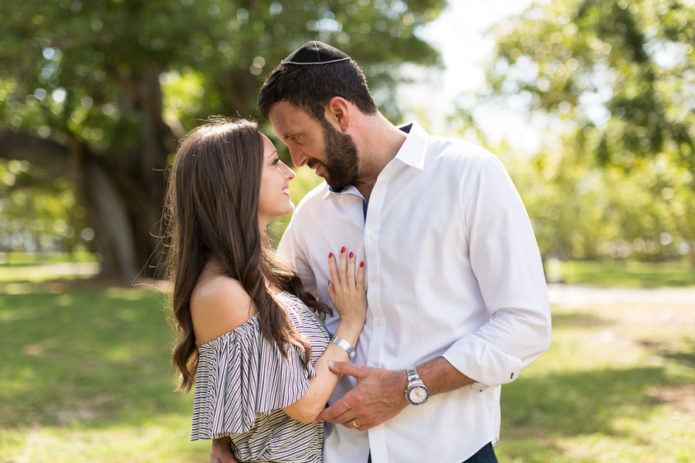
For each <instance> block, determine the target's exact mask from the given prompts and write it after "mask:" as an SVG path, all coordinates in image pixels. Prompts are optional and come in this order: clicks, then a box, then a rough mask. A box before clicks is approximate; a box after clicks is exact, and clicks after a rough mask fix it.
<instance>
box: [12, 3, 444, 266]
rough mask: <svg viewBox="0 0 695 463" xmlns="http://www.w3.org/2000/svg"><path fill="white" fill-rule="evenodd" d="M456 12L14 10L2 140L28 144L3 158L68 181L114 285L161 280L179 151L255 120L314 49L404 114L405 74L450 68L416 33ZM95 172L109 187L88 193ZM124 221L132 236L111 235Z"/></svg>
mask: <svg viewBox="0 0 695 463" xmlns="http://www.w3.org/2000/svg"><path fill="white" fill-rule="evenodd" d="M445 3H446V1H445V0H427V1H420V0H418V1H414V0H405V1H404V0H381V1H378V2H369V1H365V0H360V1H355V2H344V1H337V0H333V1H328V2H320V3H316V2H313V1H298V2H296V1H281V0H263V1H255V2H248V1H243V0H224V1H222V0H195V1H194V0H154V1H149V2H138V1H131V0H96V1H84V0H57V1H52V2H41V1H37V0H23V1H19V0H8V1H3V2H1V3H0V30H2V31H3V43H2V46H0V63H2V66H0V138H2V137H8V134H12V136H13V137H14V138H13V139H14V140H15V141H16V140H17V138H16V136H15V135H14V134H16V133H19V134H20V136H21V137H23V138H24V142H18V143H15V144H14V145H13V146H12V148H7V147H6V146H3V145H7V143H0V157H3V158H9V159H27V160H29V161H30V162H31V164H30V165H29V167H28V170H27V172H32V173H33V172H34V170H35V169H36V166H37V165H40V164H41V165H44V166H45V167H46V171H48V172H49V173H50V176H52V178H58V177H60V178H63V177H66V176H67V177H68V178H69V180H70V181H71V182H72V183H70V186H71V187H72V189H73V191H75V192H77V194H76V195H75V196H74V198H73V201H75V204H81V205H82V206H83V210H84V211H85V212H84V214H86V221H87V222H88V223H89V225H90V226H91V227H92V229H93V230H94V232H95V234H96V239H95V240H94V243H95V245H96V246H97V249H96V251H98V252H100V253H101V254H102V256H103V257H104V260H103V263H104V267H113V268H107V269H106V270H109V271H108V272H105V273H110V274H112V275H120V277H121V278H126V279H127V278H130V277H132V273H133V268H135V267H138V268H149V267H147V266H146V265H145V262H146V260H147V259H148V257H149V256H150V255H151V254H152V252H153V250H154V246H155V244H156V240H155V239H154V238H153V237H152V235H153V234H156V228H157V226H156V224H157V219H158V216H159V215H160V214H159V213H160V206H161V203H162V196H163V194H164V183H165V178H164V175H162V172H163V171H165V169H166V167H167V161H168V159H169V157H170V156H171V154H172V152H174V151H175V149H176V139H177V138H179V137H181V136H182V135H183V134H184V133H185V132H186V131H187V130H189V129H191V128H192V127H194V126H196V125H198V124H199V123H200V120H201V119H205V118H206V117H207V116H208V115H211V114H223V115H227V116H237V115H239V116H244V117H249V116H250V117H257V116H258V111H257V109H256V95H257V91H258V88H259V87H260V85H261V83H262V81H263V78H264V76H265V75H266V74H267V73H268V72H269V71H270V70H271V69H272V68H273V67H274V66H275V65H276V64H277V63H279V62H280V60H281V59H282V58H284V57H285V56H287V55H288V54H289V53H290V52H291V51H292V50H293V49H294V48H296V47H297V46H299V45H300V44H302V43H303V42H305V41H307V40H312V39H319V40H324V41H327V42H330V43H332V44H335V45H337V46H339V47H341V48H342V49H344V50H345V51H346V52H348V53H350V54H351V56H353V57H354V58H355V59H356V60H357V61H358V62H359V63H360V64H361V65H362V66H363V67H364V70H365V72H366V74H367V76H368V79H369V82H370V85H371V87H372V89H373V91H374V93H375V94H376V97H377V100H378V103H379V104H380V106H381V107H382V109H384V111H385V112H386V113H387V114H389V115H394V114H397V112H398V108H397V105H396V102H395V99H396V93H395V89H396V85H395V84H396V83H397V82H399V81H400V80H402V76H401V75H400V74H399V71H398V66H399V65H400V64H403V63H405V62H412V63H418V64H425V65H440V58H439V56H438V54H437V52H436V51H435V50H434V49H433V48H432V47H430V46H429V45H428V44H427V43H425V42H424V41H423V40H421V39H420V38H418V37H417V36H416V35H415V33H414V32H415V30H416V29H417V28H418V27H420V26H422V25H424V24H426V23H427V22H429V21H432V20H433V19H434V18H436V17H437V15H438V14H439V12H440V11H441V10H442V8H443V7H444V5H445ZM6 129H10V130H6ZM47 140H50V141H53V142H55V144H52V143H41V141H47ZM37 146H38V147H40V148H41V149H38V148H37V149H33V150H32V149H27V148H26V147H37ZM67 167H69V168H67ZM95 171H99V172H101V173H103V174H104V175H105V176H107V177H108V178H105V179H103V182H102V183H103V185H102V188H100V189H97V191H88V190H89V188H92V189H94V186H93V184H92V183H90V181H89V180H90V179H93V178H94V175H95V174H94V172H95ZM86 172H89V173H86ZM36 188H41V187H39V186H37V187H36ZM56 188H57V187H56ZM60 188H62V185H61V187H60ZM111 190H113V191H114V194H115V196H116V197H117V198H116V199H115V200H114V199H113V198H111V197H107V195H108V194H111V193H107V192H109V191H111ZM10 202H11V203H13V204H14V206H17V207H19V204H20V202H19V200H17V201H14V200H13V199H11V201H10ZM114 204H119V206H114ZM7 207H9V206H7ZM108 207H112V208H115V207H119V208H122V211H113V213H112V211H108V212H106V213H105V212H104V210H105V209H106V208H108ZM100 212H101V215H100V214H99V213H100ZM116 212H117V213H116ZM79 214H83V212H79ZM104 214H105V215H106V217H104ZM115 217H119V219H118V220H119V223H120V224H124V225H122V226H121V228H122V229H119V230H114V228H113V227H109V226H108V225H105V224H106V223H108V222H109V219H110V218H115ZM120 217H126V218H127V223H126V220H121V219H120ZM64 220H65V219H64ZM126 254H137V255H126ZM116 256H118V257H116ZM124 262H133V264H124ZM119 266H122V268H119ZM129 267H130V268H129Z"/></svg>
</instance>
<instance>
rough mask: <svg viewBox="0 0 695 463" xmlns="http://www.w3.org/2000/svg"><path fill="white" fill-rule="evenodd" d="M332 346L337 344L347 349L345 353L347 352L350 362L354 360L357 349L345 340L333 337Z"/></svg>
mask: <svg viewBox="0 0 695 463" xmlns="http://www.w3.org/2000/svg"><path fill="white" fill-rule="evenodd" d="M331 344H336V345H338V346H340V347H342V348H343V349H345V352H347V354H348V358H349V359H350V360H352V358H353V357H354V356H355V348H354V347H352V344H350V343H349V342H347V341H346V340H345V339H343V338H337V337H335V336H333V339H331Z"/></svg>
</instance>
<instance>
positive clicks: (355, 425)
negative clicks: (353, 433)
mask: <svg viewBox="0 0 695 463" xmlns="http://www.w3.org/2000/svg"><path fill="white" fill-rule="evenodd" d="M352 426H353V427H354V428H355V429H357V428H359V426H357V423H355V420H354V419H353V420H352Z"/></svg>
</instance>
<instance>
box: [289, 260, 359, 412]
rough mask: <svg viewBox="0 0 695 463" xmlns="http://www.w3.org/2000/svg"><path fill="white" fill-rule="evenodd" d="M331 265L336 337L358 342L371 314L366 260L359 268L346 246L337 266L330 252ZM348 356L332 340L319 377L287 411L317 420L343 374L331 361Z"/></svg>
mask: <svg viewBox="0 0 695 463" xmlns="http://www.w3.org/2000/svg"><path fill="white" fill-rule="evenodd" d="M328 266H329V270H330V275H331V281H330V282H329V283H328V294H329V295H330V297H331V300H332V301H333V305H335V307H336V309H337V310H338V313H339V315H340V324H339V325H338V329H337V330H336V332H335V337H336V338H342V339H344V340H346V341H347V342H349V343H350V344H351V345H352V346H355V345H356V344H357V340H358V338H359V336H360V332H361V331H362V327H363V326H364V321H365V318H366V316H367V296H366V294H365V291H364V264H363V263H360V265H359V266H357V270H355V257H354V254H353V253H352V252H348V251H347V250H346V249H345V248H343V249H342V250H341V252H340V254H339V257H338V260H337V267H336V258H335V256H333V254H330V255H329V258H328ZM355 273H356V275H355ZM347 360H349V357H348V354H347V352H346V351H345V349H343V348H342V347H340V346H338V345H336V344H333V343H330V344H328V347H326V350H325V352H324V353H323V355H321V357H319V359H318V360H317V361H316V363H315V364H314V370H315V371H316V377H314V378H311V380H310V386H309V390H308V391H307V392H306V394H304V396H302V398H301V399H299V400H298V401H296V402H294V403H293V404H291V405H289V406H287V407H285V408H283V410H284V411H285V413H287V415H289V416H290V417H291V418H293V419H295V420H297V421H301V422H303V423H311V422H312V421H314V420H315V419H316V417H317V416H318V415H319V413H321V411H323V409H324V408H325V406H326V402H328V398H329V397H330V396H331V394H332V393H333V390H334V389H335V387H336V385H337V384H338V380H339V379H340V375H337V374H335V373H333V372H332V371H331V370H330V369H329V368H328V362H334V361H347Z"/></svg>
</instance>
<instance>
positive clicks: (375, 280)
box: [279, 123, 550, 463]
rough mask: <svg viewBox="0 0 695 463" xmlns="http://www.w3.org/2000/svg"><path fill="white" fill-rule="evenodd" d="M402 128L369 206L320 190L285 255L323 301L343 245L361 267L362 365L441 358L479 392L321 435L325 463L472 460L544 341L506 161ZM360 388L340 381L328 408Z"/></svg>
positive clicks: (522, 214) (538, 268)
mask: <svg viewBox="0 0 695 463" xmlns="http://www.w3.org/2000/svg"><path fill="white" fill-rule="evenodd" d="M402 130H404V131H406V132H408V133H409V134H408V137H407V138H406V141H405V142H404V144H403V145H402V147H401V149H400V150H399V151H398V153H397V155H396V156H395V158H394V159H392V160H391V161H390V162H389V163H388V164H387V165H386V166H385V167H384V169H383V170H382V172H381V173H380V174H379V176H378V178H377V181H376V184H375V185H374V189H373V190H372V193H371V197H370V199H369V204H368V207H366V203H365V201H364V199H363V197H362V195H361V194H360V193H359V191H358V190H357V189H356V188H355V187H349V188H346V189H345V190H343V191H342V192H340V193H335V192H333V191H331V190H330V189H329V188H328V186H327V185H326V183H325V182H324V183H322V184H321V185H319V186H318V187H316V188H315V189H314V190H312V191H311V192H310V193H308V194H307V195H306V196H305V198H304V199H303V200H302V201H301V203H300V204H299V205H298V207H297V209H296V211H295V213H294V216H293V217H292V220H291V222H290V224H289V226H288V228H287V231H286V233H285V235H284V236H283V238H282V240H281V242H280V245H279V253H280V255H281V256H283V257H284V258H285V260H286V261H287V262H288V263H289V265H290V266H291V267H292V268H293V269H294V270H295V271H296V272H297V273H298V274H299V276H300V277H301V278H302V280H303V281H304V284H305V286H306V288H307V289H308V290H316V291H317V293H318V297H319V299H320V300H321V301H322V302H325V303H327V304H329V305H330V304H331V301H330V298H329V297H328V290H327V288H328V280H329V273H328V254H329V253H331V252H332V253H333V254H337V253H339V252H340V249H341V247H342V246H345V247H346V248H347V249H348V250H350V251H353V252H355V254H356V256H357V262H360V261H364V262H365V270H366V271H365V279H366V281H365V284H366V287H367V301H368V305H369V309H368V311H367V321H366V324H365V326H364V329H363V331H362V334H361V336H360V339H359V342H358V344H357V346H356V350H357V355H356V356H355V358H354V360H353V361H354V362H355V363H359V364H365V365H370V366H374V367H380V368H387V369H392V370H397V369H407V368H411V367H414V366H416V365H419V364H422V363H424V362H427V361H428V360H432V359H434V358H436V357H438V356H444V358H446V359H447V360H448V361H449V362H450V363H451V364H452V365H453V366H454V367H455V368H456V369H457V370H459V371H460V372H461V373H463V374H465V375H466V376H468V377H470V378H472V379H474V380H475V381H477V383H476V384H474V385H473V386H468V387H464V388H461V389H458V390H455V391H452V392H448V393H442V394H437V395H433V396H430V398H429V400H428V401H427V402H426V403H425V404H423V405H420V406H410V405H409V406H408V407H406V408H405V409H404V410H403V411H402V412H400V413H399V414H398V415H396V416H395V417H394V418H392V419H390V420H388V421H387V422H385V423H384V424H382V425H380V426H377V427H375V428H373V429H370V430H368V431H356V430H354V429H348V428H346V427H344V426H339V425H338V426H331V427H329V428H327V430H326V431H327V436H326V441H325V457H324V458H325V461H326V462H328V463H344V462H345V463H352V462H354V463H365V462H366V461H367V456H368V454H369V452H370V450H371V458H372V462H374V463H387V462H389V463H408V462H421V461H435V462H438V463H449V462H451V463H454V462H462V461H464V460H465V459H467V458H468V457H470V456H471V455H473V454H474V453H475V452H476V451H477V450H479V449H480V448H481V447H483V446H484V445H485V444H487V443H488V442H493V443H496V442H497V441H498V439H499V429H500V402H499V398H500V390H501V387H500V385H501V384H504V383H508V382H510V381H513V380H515V379H516V378H517V377H518V376H519V372H520V370H521V369H522V368H523V367H525V366H526V365H528V364H529V363H530V362H531V361H532V360H534V359H535V358H537V357H538V356H539V355H540V354H541V353H542V352H544V351H545V350H546V349H547V348H548V346H549V342H550V309H549V304H548V297H547V291H546V285H545V278H544V275H543V268H542V265H541V259H540V254H539V251H538V246H537V244H536V240H535V237H534V235H533V230H532V229H531V223H530V221H529V218H528V215H527V213H526V210H525V208H524V206H523V203H522V201H521V198H520V197H519V195H518V193H517V191H516V189H515V188H514V185H513V184H512V181H511V179H510V178H509V176H508V175H507V173H506V171H505V170H504V168H503V166H502V164H501V163H500V162H499V160H498V159H497V158H496V157H495V156H494V155H492V154H491V153H489V152H488V151H486V150H484V149H482V148H480V147H478V146H476V145H472V144H469V143H465V142H462V141H460V140H454V139H447V138H442V137H434V136H430V135H428V134H427V133H426V132H425V131H424V130H423V129H422V128H421V127H420V126H419V125H417V124H415V123H413V124H410V125H408V126H405V127H403V128H402ZM365 208H366V215H365ZM334 312H335V310H334ZM336 315H337V313H336V314H334V316H333V317H328V319H327V321H326V324H327V326H328V329H329V330H330V331H331V332H335V329H336V327H337V325H338V321H339V320H338V318H337V316H336ZM353 385H354V379H353V378H352V377H347V376H346V377H344V378H343V379H341V381H340V383H339V385H338V387H337V388H336V391H335V393H334V394H333V397H332V398H331V403H333V402H334V401H335V400H337V399H338V398H340V397H341V396H342V395H343V394H344V393H345V392H346V391H347V390H349V389H350V388H351V387H352V386H353Z"/></svg>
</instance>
